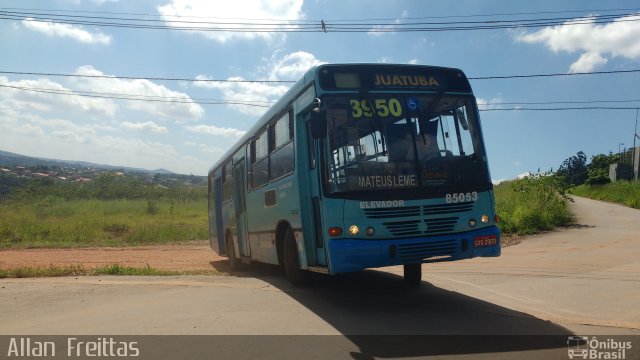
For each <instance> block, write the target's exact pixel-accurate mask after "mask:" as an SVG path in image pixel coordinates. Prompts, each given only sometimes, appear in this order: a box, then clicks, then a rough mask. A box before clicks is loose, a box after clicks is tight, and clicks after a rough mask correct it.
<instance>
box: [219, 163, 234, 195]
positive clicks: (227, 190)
mask: <svg viewBox="0 0 640 360" xmlns="http://www.w3.org/2000/svg"><path fill="white" fill-rule="evenodd" d="M232 198H233V171H232V165H231V161H229V162H227V163H226V164H225V165H224V167H223V168H222V202H227V201H229V200H231V199H232Z"/></svg>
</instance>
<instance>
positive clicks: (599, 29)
mask: <svg viewBox="0 0 640 360" xmlns="http://www.w3.org/2000/svg"><path fill="white" fill-rule="evenodd" d="M638 15H640V13H638V14H635V15H630V16H625V17H621V18H618V19H616V20H614V21H613V22H610V23H607V24H602V25H600V24H596V23H595V18H593V17H591V18H585V19H575V20H582V21H586V22H587V23H586V24H580V25H569V24H567V23H565V24H563V25H558V26H551V27H546V28H544V29H541V30H538V31H536V32H533V33H528V34H526V33H525V34H520V35H518V36H517V37H516V40H517V41H521V42H525V43H530V44H535V43H541V44H544V45H546V46H547V47H548V48H549V49H550V50H551V51H553V52H556V53H557V52H568V53H574V52H582V54H581V56H580V58H579V59H578V60H577V61H575V62H574V63H573V64H572V65H571V67H570V71H572V72H582V71H592V70H593V69H595V68H597V67H598V66H602V65H604V64H606V63H607V61H608V59H607V57H611V58H613V57H618V56H620V57H624V58H627V59H632V60H639V59H640V22H638V21H637V18H638Z"/></svg>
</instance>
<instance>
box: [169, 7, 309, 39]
mask: <svg viewBox="0 0 640 360" xmlns="http://www.w3.org/2000/svg"><path fill="white" fill-rule="evenodd" d="M302 3H303V0H251V1H209V0H171V2H170V3H168V4H166V5H162V6H159V7H158V8H157V10H158V13H160V15H162V19H163V20H164V21H165V22H166V25H167V26H173V27H190V28H197V29H202V30H201V31H199V33H200V34H202V35H203V36H206V37H207V38H210V39H213V40H216V41H219V42H222V43H224V42H226V41H229V40H232V39H255V38H261V39H264V40H267V41H270V40H273V39H274V38H275V36H276V34H275V33H273V32H248V31H250V30H258V29H264V28H265V25H260V24H267V27H268V28H269V29H274V30H281V29H282V28H283V26H282V25H281V24H283V23H286V24H290V25H289V26H290V27H294V26H295V25H294V23H295V21H297V20H300V19H302V18H303V14H302V10H301V9H302ZM203 17H207V19H203ZM181 21H182V22H181ZM194 22H200V23H194ZM270 24H273V25H270ZM225 30H231V31H225Z"/></svg>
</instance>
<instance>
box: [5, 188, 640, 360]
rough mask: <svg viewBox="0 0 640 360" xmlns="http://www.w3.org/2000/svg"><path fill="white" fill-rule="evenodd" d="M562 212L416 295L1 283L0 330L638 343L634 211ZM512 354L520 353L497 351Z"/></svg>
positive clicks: (199, 279) (269, 284)
mask: <svg viewBox="0 0 640 360" xmlns="http://www.w3.org/2000/svg"><path fill="white" fill-rule="evenodd" d="M573 207H574V211H575V212H576V214H577V224H578V225H576V226H574V227H572V228H570V229H564V230H561V231H559V232H553V233H549V234H546V235H541V236H536V237H533V238H530V239H528V240H525V241H524V242H523V243H522V244H520V245H517V246H512V247H508V248H506V249H504V251H503V255H502V256H501V257H499V258H487V259H471V260H466V261H462V262H457V263H445V264H429V265H424V272H425V282H424V283H423V285H422V286H420V287H419V288H418V289H407V288H405V287H404V285H403V282H402V278H401V276H400V273H401V271H400V270H401V269H400V268H390V269H386V271H365V272H362V273H358V274H352V275H349V276H341V277H337V278H333V279H326V278H322V277H321V278H319V279H318V280H317V281H316V282H315V284H314V286H312V287H307V288H294V287H292V286H291V285H289V284H288V283H287V281H286V280H285V279H284V277H283V276H282V275H281V274H279V273H277V272H276V271H275V270H274V269H273V268H272V267H269V266H257V267H255V268H253V269H252V270H250V271H247V272H243V273H241V274H240V276H219V277H212V276H188V277H67V278H54V279H5V280H0V300H1V303H2V306H1V307H0V334H11V335H17V334H244V335H247V334H273V335H278V334H290V335H294V334H295V335H305V334H309V335H343V336H346V338H347V339H348V340H349V341H347V343H348V344H352V345H350V346H353V344H355V346H356V349H359V350H360V353H362V352H363V351H364V350H366V351H364V352H365V353H368V354H370V353H382V352H384V351H383V349H382V348H380V347H379V342H376V341H374V342H372V341H370V340H371V339H369V340H366V339H365V340H363V339H361V338H359V337H358V336H357V335H366V334H374V335H375V334H377V335H407V334H412V335H415V334H425V335H429V334H463V335H464V334H466V335H493V334H512V335H561V336H566V335H569V334H586V335H592V334H634V335H640V310H639V309H640V275H639V274H640V211H638V210H632V209H627V208H624V207H620V206H617V205H611V204H605V203H600V202H595V201H591V200H586V199H580V198H578V199H576V202H575V204H574V205H573ZM537 339H540V338H537ZM316 343H317V342H316ZM529 343H531V342H529ZM327 346H328V345H327ZM514 346H515V345H514ZM636 346H637V347H640V344H638V345H636ZM338 348H340V347H338ZM363 349H364V350H363ZM544 349H545V346H543V345H542V344H541V345H540V349H538V350H535V351H533V352H527V353H528V354H537V355H540V354H541V353H540V352H537V351H543V353H544ZM421 350H424V349H418V350H417V352H411V353H407V354H397V353H394V354H387V355H389V356H391V355H397V356H410V355H412V354H413V355H415V354H417V353H418V354H423V353H424V351H421ZM513 350H523V349H520V348H518V347H517V346H516V348H515V349H509V350H500V349H497V348H496V352H499V353H501V354H504V353H503V351H513ZM564 351H565V353H566V349H564ZM445 353H446V352H445ZM391 357H393V356H391ZM497 358H500V357H499V356H498V357H497Z"/></svg>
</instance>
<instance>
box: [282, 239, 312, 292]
mask: <svg viewBox="0 0 640 360" xmlns="http://www.w3.org/2000/svg"><path fill="white" fill-rule="evenodd" d="M284 271H285V274H286V275H287V279H288V280H289V281H290V282H291V283H292V284H293V285H296V286H297V285H304V284H306V283H308V282H309V273H307V272H306V271H305V270H302V269H301V268H300V258H299V257H298V245H297V244H296V239H295V237H294V236H293V231H291V228H289V229H287V231H286V232H285V234H284Z"/></svg>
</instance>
